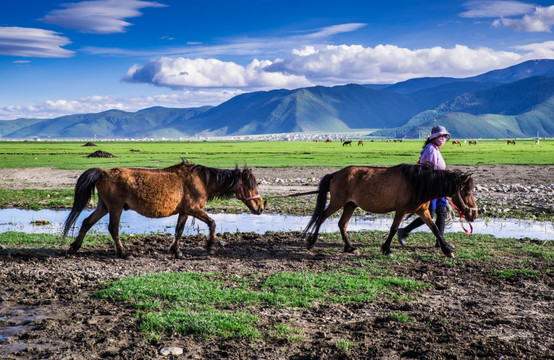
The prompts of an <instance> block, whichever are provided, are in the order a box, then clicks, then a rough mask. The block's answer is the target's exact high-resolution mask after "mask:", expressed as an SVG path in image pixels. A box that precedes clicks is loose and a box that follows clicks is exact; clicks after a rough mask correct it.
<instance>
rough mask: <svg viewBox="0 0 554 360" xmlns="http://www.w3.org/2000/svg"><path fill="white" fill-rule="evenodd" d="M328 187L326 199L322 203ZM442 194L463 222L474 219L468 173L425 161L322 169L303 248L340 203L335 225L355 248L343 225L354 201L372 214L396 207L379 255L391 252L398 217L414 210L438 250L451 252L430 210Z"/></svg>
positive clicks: (348, 248) (346, 248) (346, 243)
mask: <svg viewBox="0 0 554 360" xmlns="http://www.w3.org/2000/svg"><path fill="white" fill-rule="evenodd" d="M328 192H329V193H330V195H331V199H330V201H329V204H328V205H327V207H326V206H325V204H326V202H327V193H328ZM445 196H448V197H452V202H453V203H454V204H455V205H456V206H457V207H458V208H459V209H461V210H460V212H461V214H462V215H463V216H464V217H465V218H466V219H467V220H468V221H473V220H474V219H475V218H477V208H476V205H475V200H474V199H473V179H472V178H471V174H462V173H460V172H459V171H448V170H434V169H433V167H432V165H430V164H427V163H425V164H417V165H411V164H400V165H397V166H393V167H369V166H348V167H346V168H344V169H342V170H339V171H337V172H334V173H332V174H327V175H325V176H324V177H323V178H321V181H320V183H319V192H318V197H317V200H316V207H315V209H314V213H313V215H312V217H311V219H310V221H309V223H308V225H307V226H306V229H305V230H304V234H305V235H307V234H309V238H308V243H307V246H308V249H311V248H312V247H313V246H314V244H315V242H316V240H317V236H318V233H319V228H320V226H321V224H322V223H323V222H324V221H325V219H327V218H328V217H329V216H331V215H332V214H333V213H335V212H336V211H338V210H339V209H340V208H343V213H342V216H341V218H340V220H339V229H340V233H341V236H342V240H343V241H344V251H345V252H354V251H355V250H356V248H355V247H353V246H352V244H351V243H350V240H349V239H348V235H347V233H346V227H347V226H348V221H349V220H350V218H351V217H352V214H353V213H354V210H355V209H356V208H357V207H358V206H359V207H360V208H362V209H363V210H364V211H367V212H371V213H377V214H384V213H387V212H391V211H396V214H395V216H394V220H393V223H392V226H391V228H390V232H389V235H388V237H387V240H386V241H385V243H384V244H383V245H382V246H381V252H382V253H383V254H386V255H390V254H391V250H390V244H391V240H392V238H393V237H394V235H395V234H396V232H397V230H398V227H399V225H400V223H401V222H402V219H403V218H404V217H405V216H406V215H408V214H413V213H415V214H417V215H419V216H420V217H421V218H422V219H423V221H424V222H425V224H427V226H429V228H430V229H431V230H432V231H433V234H434V235H435V237H436V238H437V241H438V243H439V244H440V247H441V250H442V252H443V253H444V254H445V255H446V256H448V257H454V255H453V252H452V251H453V249H454V247H453V246H452V245H450V244H448V243H447V242H446V241H445V240H444V238H443V237H442V235H441V234H440V231H439V229H438V228H437V226H436V225H435V223H434V221H433V219H432V218H431V215H430V213H429V201H430V200H432V199H436V198H439V197H445ZM310 232H311V233H310Z"/></svg>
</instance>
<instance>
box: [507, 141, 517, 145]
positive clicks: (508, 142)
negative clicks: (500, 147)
mask: <svg viewBox="0 0 554 360" xmlns="http://www.w3.org/2000/svg"><path fill="white" fill-rule="evenodd" d="M510 144H513V145H515V144H516V141H515V140H506V145H510Z"/></svg>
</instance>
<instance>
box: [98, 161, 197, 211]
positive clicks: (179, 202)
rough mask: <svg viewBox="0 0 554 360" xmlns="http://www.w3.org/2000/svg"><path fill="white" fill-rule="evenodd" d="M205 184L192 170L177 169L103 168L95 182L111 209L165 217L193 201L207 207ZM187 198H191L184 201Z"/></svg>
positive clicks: (99, 193)
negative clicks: (203, 188) (203, 195)
mask: <svg viewBox="0 0 554 360" xmlns="http://www.w3.org/2000/svg"><path fill="white" fill-rule="evenodd" d="M202 187H203V183H202V181H200V179H199V178H198V177H197V176H195V175H194V174H193V173H192V172H186V171H178V169H173V168H166V169H150V168H123V167H118V168H112V169H102V170H101V175H100V178H99V180H98V182H97V183H96V188H97V190H98V195H99V196H100V197H101V198H102V200H103V201H104V202H105V203H106V205H107V206H108V209H110V210H111V209H118V208H125V209H132V210H135V211H136V212H138V213H139V214H141V215H144V216H147V217H165V216H170V215H173V214H176V213H179V212H180V211H182V209H183V207H186V206H190V205H191V204H193V203H201V207H202V206H204V204H205V202H206V201H207V199H205V198H203V197H202V196H201V194H202V193H203V192H202ZM186 198H188V199H189V201H185V200H186Z"/></svg>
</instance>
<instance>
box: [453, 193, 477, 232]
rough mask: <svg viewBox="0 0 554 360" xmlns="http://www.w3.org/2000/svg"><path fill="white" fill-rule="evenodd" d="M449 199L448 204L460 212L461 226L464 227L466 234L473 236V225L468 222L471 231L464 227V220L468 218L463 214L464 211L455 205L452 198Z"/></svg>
mask: <svg viewBox="0 0 554 360" xmlns="http://www.w3.org/2000/svg"><path fill="white" fill-rule="evenodd" d="M447 199H448V202H449V203H450V205H452V207H454V209H456V211H457V212H458V214H459V215H460V225H462V229H464V231H465V232H466V234H468V235H471V234H473V225H471V222H469V221H467V220H466V221H467V223H468V224H469V229H470V230H467V229H466V228H465V226H464V222H463V221H462V219H465V218H466V216H465V215H464V213H463V212H462V210H460V209H459V208H458V207H457V206H456V205H454V203H453V202H452V200H451V199H450V198H447Z"/></svg>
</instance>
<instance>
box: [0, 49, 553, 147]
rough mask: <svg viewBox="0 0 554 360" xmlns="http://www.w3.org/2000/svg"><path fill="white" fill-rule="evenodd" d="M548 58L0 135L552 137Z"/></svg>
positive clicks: (33, 124)
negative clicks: (459, 75)
mask: <svg viewBox="0 0 554 360" xmlns="http://www.w3.org/2000/svg"><path fill="white" fill-rule="evenodd" d="M553 76H554V60H535V61H527V62H524V63H522V64H519V65H515V66H512V67H509V68H506V69H499V70H495V71H491V72H489V73H486V74H482V75H479V76H474V77H471V78H465V79H453V78H422V79H412V80H408V81H405V82H402V83H398V84H395V85H392V86H383V85H379V86H373V85H357V84H349V85H341V86H333V87H324V86H314V87H308V88H301V89H294V90H284V89H281V90H272V91H258V92H252V93H247V94H242V95H238V96H236V97H234V98H232V99H230V100H228V101H226V102H224V103H222V104H220V105H218V106H215V107H211V106H204V107H198V108H163V107H154V108H148V109H143V110H140V111H137V112H126V111H121V110H109V111H104V112H101V113H95V114H78V115H68V116H62V117H58V118H54V119H44V120H40V119H16V120H10V121H0V135H2V137H3V138H11V139H29V138H35V137H40V138H52V139H58V138H93V137H95V138H100V139H102V138H120V139H121V138H135V139H143V138H158V139H159V138H168V139H178V138H181V137H191V136H195V135H203V136H224V135H251V134H275V133H289V132H330V133H332V132H345V131H351V130H356V129H380V130H378V131H375V132H373V133H371V135H372V136H379V137H395V138H410V137H419V136H420V135H421V134H427V133H428V132H429V130H430V129H431V127H432V126H433V125H435V124H438V123H440V124H442V125H445V126H446V127H447V128H448V129H449V130H450V131H451V132H452V134H453V135H454V136H455V137H458V138H476V137H478V138H498V137H533V136H536V134H537V132H539V133H540V134H541V136H544V137H552V136H554V116H553V115H554V100H553V98H554V77H553Z"/></svg>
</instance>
